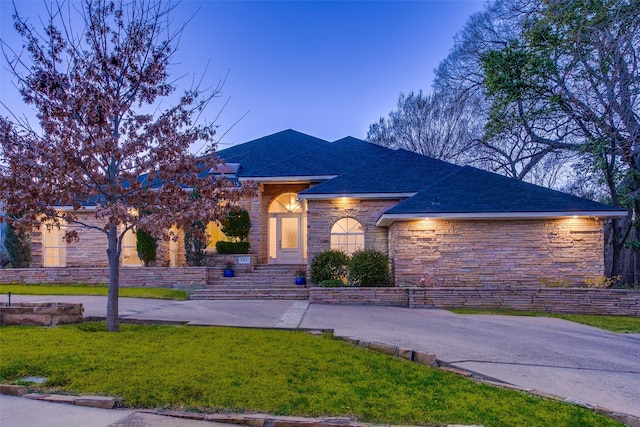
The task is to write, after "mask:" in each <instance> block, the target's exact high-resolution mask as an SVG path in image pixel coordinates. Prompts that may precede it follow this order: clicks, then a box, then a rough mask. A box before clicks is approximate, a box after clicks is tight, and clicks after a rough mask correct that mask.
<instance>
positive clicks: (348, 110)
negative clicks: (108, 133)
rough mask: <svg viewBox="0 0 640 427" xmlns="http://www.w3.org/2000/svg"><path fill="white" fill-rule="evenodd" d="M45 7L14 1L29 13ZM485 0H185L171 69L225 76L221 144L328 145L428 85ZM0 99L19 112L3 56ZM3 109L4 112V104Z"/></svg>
mask: <svg viewBox="0 0 640 427" xmlns="http://www.w3.org/2000/svg"><path fill="white" fill-rule="evenodd" d="M42 4H43V2H42V1H40V0H38V1H17V6H18V9H19V10H20V11H21V13H22V14H23V15H26V16H29V17H31V18H34V19H35V18H37V16H38V14H40V15H42V10H43V6H42ZM483 6H484V2H483V1H480V0H473V1H464V0H457V1H453V0H452V1H436V0H433V1H409V2H403V1H356V2H345V1H335V2H333V1H318V2H312V1H287V2H272V1H265V2H258V1H253V2H244V1H233V2H232V1H183V2H182V3H180V4H179V5H178V7H177V9H176V11H175V14H174V16H175V19H176V21H177V22H182V21H184V20H185V19H187V18H188V17H189V16H191V15H192V14H194V13H195V16H194V17H193V19H192V20H191V22H190V23H189V24H188V26H187V28H186V29H185V32H184V34H183V36H182V39H181V42H180V46H179V51H178V53H177V55H176V57H175V61H176V63H175V64H174V66H173V69H172V75H173V76H175V77H178V76H182V78H181V79H180V80H179V84H180V85H181V86H182V87H187V86H189V84H190V82H191V81H192V79H193V78H200V77H201V76H202V77H203V80H204V82H205V83H208V84H211V85H213V84H216V83H217V82H218V81H219V80H220V79H222V78H224V76H225V75H226V74H227V72H228V78H227V80H226V83H225V85H224V87H223V89H222V94H221V97H220V98H219V99H218V100H216V101H215V102H214V104H213V105H212V106H211V107H210V111H208V118H209V119H213V118H214V117H215V116H216V115H217V113H218V110H219V108H220V107H221V106H222V105H223V103H224V102H226V101H227V100H228V104H227V106H226V108H225V109H224V111H223V112H222V115H221V116H220V118H219V119H218V124H219V125H220V128H219V129H220V135H222V133H224V132H226V131H227V130H228V132H227V134H226V135H225V136H224V138H223V139H222V140H221V141H220V145H219V148H225V147H227V146H229V145H232V144H235V143H241V142H246V141H249V140H251V139H255V138H259V137H261V136H265V135H268V134H271V133H274V132H278V131H280V130H284V129H289V128H291V129H295V130H298V131H300V132H304V133H308V134H310V135H313V136H317V137H320V138H323V139H327V140H329V141H333V140H337V139H339V138H342V137H345V136H354V137H357V138H364V137H365V136H366V133H367V130H368V128H369V125H370V124H372V123H374V122H376V121H377V120H378V119H379V117H380V116H386V115H387V114H388V113H389V111H391V110H392V109H394V107H395V104H396V101H397V98H398V95H399V94H400V92H405V93H406V92H409V91H411V90H416V91H417V90H420V89H423V90H426V91H429V90H430V87H431V83H432V80H433V70H434V69H435V68H436V67H437V66H438V64H439V63H440V61H441V60H442V59H444V58H445V57H446V55H447V53H448V52H449V49H450V48H451V46H452V45H453V38H454V35H455V34H456V33H457V32H458V31H459V30H460V29H461V28H462V26H463V25H464V23H465V22H466V20H467V18H468V17H469V15H470V14H472V13H475V12H478V11H480V10H482V8H483ZM11 14H12V3H11V1H9V0H0V38H2V40H3V41H5V42H6V43H8V44H9V45H10V46H11V47H13V48H14V49H19V48H20V46H21V41H20V39H19V38H18V37H17V35H16V34H15V31H14V30H13V27H12V23H11ZM0 99H1V100H2V101H3V102H4V103H6V104H9V106H10V107H11V108H12V109H16V110H18V111H21V109H23V108H24V107H22V106H21V105H20V104H21V100H20V98H19V96H18V95H17V94H16V91H15V89H14V88H13V86H12V84H11V76H10V75H9V74H8V73H7V71H6V69H5V63H4V60H3V62H2V70H0ZM247 112H248V114H247V115H246V116H245V117H244V118H242V119H241V120H240V121H239V122H238V123H237V124H236V125H235V126H234V127H233V128H232V129H230V127H231V126H232V125H233V124H234V122H236V121H237V120H238V119H240V118H241V117H242V116H243V115H244V114H245V113H247ZM0 114H3V115H7V112H6V110H4V109H3V108H2V107H0ZM229 129H230V130H229Z"/></svg>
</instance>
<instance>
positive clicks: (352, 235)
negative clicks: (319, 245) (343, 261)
mask: <svg viewBox="0 0 640 427" xmlns="http://www.w3.org/2000/svg"><path fill="white" fill-rule="evenodd" d="M331 249H333V250H338V251H342V252H345V253H347V254H349V255H351V254H352V253H354V252H355V251H357V250H359V249H364V230H363V229H362V224H360V223H359V222H358V221H357V220H355V219H353V218H342V219H339V220H338V221H336V223H335V224H333V227H331Z"/></svg>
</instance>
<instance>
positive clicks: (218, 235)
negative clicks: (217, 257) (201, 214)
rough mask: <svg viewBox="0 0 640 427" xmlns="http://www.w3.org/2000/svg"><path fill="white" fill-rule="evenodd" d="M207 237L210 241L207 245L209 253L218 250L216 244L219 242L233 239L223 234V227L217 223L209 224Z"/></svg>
mask: <svg viewBox="0 0 640 427" xmlns="http://www.w3.org/2000/svg"><path fill="white" fill-rule="evenodd" d="M207 237H208V239H209V240H208V243H207V250H209V251H214V250H215V249H216V243H217V242H219V241H223V242H229V241H231V239H229V238H228V237H227V236H226V235H225V234H224V233H223V232H222V226H221V225H220V224H219V223H218V222H216V221H212V222H210V223H208V224H207Z"/></svg>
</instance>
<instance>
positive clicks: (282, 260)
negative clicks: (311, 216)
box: [276, 213, 302, 264]
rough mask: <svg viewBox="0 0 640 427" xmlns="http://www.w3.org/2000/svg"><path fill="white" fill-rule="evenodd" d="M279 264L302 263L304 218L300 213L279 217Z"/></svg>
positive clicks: (277, 233)
mask: <svg viewBox="0 0 640 427" xmlns="http://www.w3.org/2000/svg"><path fill="white" fill-rule="evenodd" d="M277 229H278V230H277V232H276V235H277V255H276V260H277V261H276V263H277V264H301V263H302V216H301V215H300V214H298V213H291V214H278V215H277Z"/></svg>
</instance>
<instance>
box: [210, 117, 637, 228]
mask: <svg viewBox="0 0 640 427" xmlns="http://www.w3.org/2000/svg"><path fill="white" fill-rule="evenodd" d="M218 155H219V156H220V157H222V158H223V159H224V160H225V161H226V162H233V163H239V164H240V168H239V170H238V173H237V176H238V178H239V179H240V180H254V181H258V182H269V181H282V182H285V181H286V182H293V181H301V182H302V181H306V182H311V183H313V184H315V185H313V186H312V187H311V188H309V189H307V190H305V191H303V192H301V193H299V197H300V198H303V199H332V198H337V197H352V198H362V199H375V198H387V199H391V198H393V199H401V200H402V201H401V202H400V203H398V204H397V205H395V206H393V207H392V208H390V209H389V210H387V211H386V212H384V213H383V214H382V215H381V217H380V219H379V221H378V224H379V225H388V224H390V223H391V222H393V221H397V220H403V219H415V218H421V217H439V218H468V219H480V218H505V219H506V218H540V217H563V216H574V215H577V216H596V217H620V216H624V215H625V214H626V211H625V210H622V209H619V208H616V207H613V206H609V205H604V204H601V203H596V202H593V201H591V200H587V199H582V198H579V197H576V196H572V195H569V194H565V193H561V192H559V191H555V190H550V189H548V188H544V187H540V186H537V185H533V184H528V183H526V182H522V181H518V180H515V179H511V178H507V177H504V176H502V175H497V174H494V173H490V172H486V171H483V170H480V169H476V168H473V167H469V166H457V165H453V164H450V163H447V162H443V161H440V160H437V159H434V158H431V157H428V156H423V155H420V154H417V153H412V152H409V151H406V150H392V149H388V148H385V147H381V146H378V145H375V144H371V143H368V142H365V141H362V140H359V139H356V138H352V137H347V138H344V139H341V140H338V141H336V142H333V143H329V142H328V141H324V140H321V139H318V138H314V137H311V136H309V135H305V134H302V133H299V132H296V131H293V130H286V131H283V132H279V133H276V134H273V135H270V136H266V137H263V138H260V139H257V140H254V141H251V142H248V143H246V144H241V145H237V146H234V147H231V148H228V149H226V150H222V151H220V152H219V153H218Z"/></svg>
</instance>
